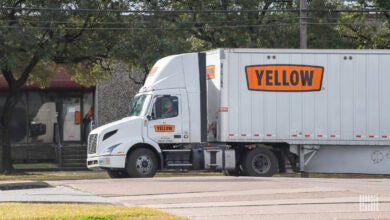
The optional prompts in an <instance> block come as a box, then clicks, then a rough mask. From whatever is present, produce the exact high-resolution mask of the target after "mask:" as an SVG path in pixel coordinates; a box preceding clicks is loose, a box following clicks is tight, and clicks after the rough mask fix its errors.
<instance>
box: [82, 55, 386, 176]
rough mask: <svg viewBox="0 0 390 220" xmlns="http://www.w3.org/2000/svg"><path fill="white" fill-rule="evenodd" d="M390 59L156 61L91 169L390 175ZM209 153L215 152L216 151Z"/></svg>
mask: <svg viewBox="0 0 390 220" xmlns="http://www.w3.org/2000/svg"><path fill="white" fill-rule="evenodd" d="M389 82H390V51H389V50H275V49H272V50H271V49H216V50H212V51H208V52H205V53H189V54H180V55H173V56H169V57H166V58H163V59H161V60H159V61H158V62H157V63H156V64H155V65H154V67H153V68H152V70H151V72H150V73H149V76H148V77H147V80H146V82H145V85H144V87H143V88H141V90H140V92H139V94H137V95H136V96H135V97H134V99H133V100H132V102H131V103H130V112H129V117H126V118H124V119H122V120H120V121H117V122H113V123H110V124H107V125H105V126H102V127H99V128H97V129H95V130H93V131H92V132H91V134H90V136H89V141H88V161H87V165H88V167H89V168H91V169H92V168H103V169H106V170H108V173H109V174H110V175H111V176H112V177H125V176H131V177H148V176H153V175H154V174H155V172H156V171H157V170H158V169H166V168H192V169H217V170H225V171H226V173H227V174H228V173H230V174H235V175H251V176H271V175H273V174H274V173H275V172H277V171H278V168H279V171H284V163H285V158H288V159H289V161H290V164H291V165H292V166H293V168H295V167H297V170H298V168H299V170H300V171H301V172H324V173H369V174H390V114H389V113H390V98H388V97H387V95H390V86H389V85H388V84H389ZM210 146H211V147H210Z"/></svg>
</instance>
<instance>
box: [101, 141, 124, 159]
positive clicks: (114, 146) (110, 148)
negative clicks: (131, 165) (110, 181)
mask: <svg viewBox="0 0 390 220" xmlns="http://www.w3.org/2000/svg"><path fill="white" fill-rule="evenodd" d="M119 145H120V143H119V144H115V145H112V146H111V147H107V148H106V149H104V151H103V152H102V153H101V155H102V156H108V155H111V153H112V151H113V150H114V149H115V148H116V147H118V146H119Z"/></svg>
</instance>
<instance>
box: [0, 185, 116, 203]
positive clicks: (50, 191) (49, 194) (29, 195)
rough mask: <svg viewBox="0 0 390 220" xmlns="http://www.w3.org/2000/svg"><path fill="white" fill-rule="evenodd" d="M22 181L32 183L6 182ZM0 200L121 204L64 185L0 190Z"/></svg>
mask: <svg viewBox="0 0 390 220" xmlns="http://www.w3.org/2000/svg"><path fill="white" fill-rule="evenodd" d="M22 183H23V184H34V183H28V182H15V183H10V182H8V183H7V184H14V185H20V184H22ZM0 202H43V203H98V204H113V205H121V203H118V202H116V201H113V199H110V198H105V197H101V196H96V195H93V194H91V193H86V192H81V191H78V190H75V189H72V188H70V187H65V186H55V187H51V186H49V187H43V188H36V187H35V188H25V189H16V190H0Z"/></svg>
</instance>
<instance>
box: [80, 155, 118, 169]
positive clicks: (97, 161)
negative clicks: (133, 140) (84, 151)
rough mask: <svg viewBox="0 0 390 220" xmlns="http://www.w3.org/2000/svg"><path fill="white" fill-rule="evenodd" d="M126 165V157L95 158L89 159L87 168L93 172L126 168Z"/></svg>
mask: <svg viewBox="0 0 390 220" xmlns="http://www.w3.org/2000/svg"><path fill="white" fill-rule="evenodd" d="M125 164H126V155H110V156H95V157H88V159H87V167H88V169H91V170H98V169H99V168H101V169H105V168H125Z"/></svg>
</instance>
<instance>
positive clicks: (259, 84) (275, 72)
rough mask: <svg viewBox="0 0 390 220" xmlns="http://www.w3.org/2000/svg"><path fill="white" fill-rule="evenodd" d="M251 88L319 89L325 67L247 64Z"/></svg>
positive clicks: (290, 90) (289, 90) (280, 89)
mask: <svg viewBox="0 0 390 220" xmlns="http://www.w3.org/2000/svg"><path fill="white" fill-rule="evenodd" d="M245 72H246V79H247V82H248V89H249V90H258V91H275V92H310V91H319V90H321V86H322V78H323V74H324V67H322V66H305V65H276V64H274V65H254V66H246V67H245Z"/></svg>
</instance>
